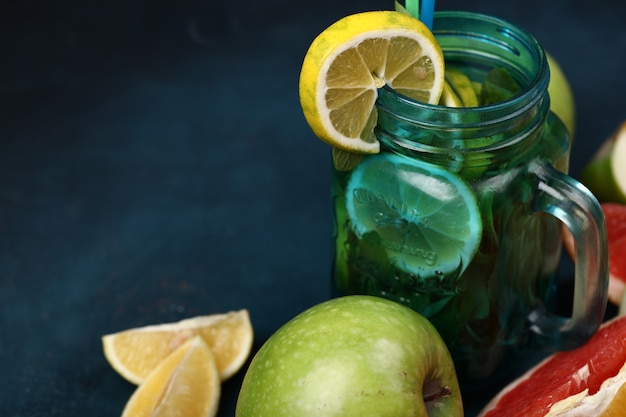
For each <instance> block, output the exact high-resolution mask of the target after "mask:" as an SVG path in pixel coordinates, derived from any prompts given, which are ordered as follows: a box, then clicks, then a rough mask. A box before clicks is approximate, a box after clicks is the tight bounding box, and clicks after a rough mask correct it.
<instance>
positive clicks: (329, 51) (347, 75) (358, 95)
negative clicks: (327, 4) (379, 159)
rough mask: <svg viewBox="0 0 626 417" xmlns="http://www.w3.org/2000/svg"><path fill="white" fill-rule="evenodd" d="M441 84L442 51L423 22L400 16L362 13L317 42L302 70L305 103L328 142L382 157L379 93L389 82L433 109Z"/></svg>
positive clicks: (309, 119) (313, 125)
mask: <svg viewBox="0 0 626 417" xmlns="http://www.w3.org/2000/svg"><path fill="white" fill-rule="evenodd" d="M443 81H444V60H443V53H442V51H441V48H440V47H439V44H438V43H437V41H436V40H435V37H434V35H433V34H432V33H431V32H430V30H428V28H427V27H426V26H425V25H424V24H423V23H422V22H420V21H419V20H417V19H415V18H414V17H412V16H408V15H406V14H404V13H401V12H395V11H375V12H364V13H357V14H353V15H350V16H347V17H344V18H342V19H340V20H338V21H337V22H335V23H334V24H332V25H331V26H329V27H328V28H327V29H326V30H324V31H323V32H322V33H320V34H319V35H318V36H317V37H316V38H315V40H314V41H313V42H312V44H311V46H310V47H309V49H308V51H307V53H306V55H305V57H304V61H303V63H302V70H301V73H300V103H301V105H302V110H303V112H304V116H305V118H306V120H307V122H308V123H309V125H310V127H311V129H312V130H313V132H314V133H315V134H316V135H317V136H318V137H319V138H320V139H322V140H323V141H325V142H327V143H329V144H330V145H332V146H334V147H337V148H339V149H342V150H344V151H348V152H355V153H378V152H379V150H380V145H379V143H378V140H377V139H376V137H375V136H374V127H375V126H376V123H377V112H376V107H375V101H376V98H377V96H378V91H377V90H378V88H381V87H383V86H384V85H388V86H389V87H391V88H393V89H394V90H396V91H397V92H398V93H400V94H402V95H405V96H407V97H410V98H412V99H415V100H419V101H423V102H427V103H431V104H436V103H438V101H439V97H440V96H441V92H442V89H443Z"/></svg>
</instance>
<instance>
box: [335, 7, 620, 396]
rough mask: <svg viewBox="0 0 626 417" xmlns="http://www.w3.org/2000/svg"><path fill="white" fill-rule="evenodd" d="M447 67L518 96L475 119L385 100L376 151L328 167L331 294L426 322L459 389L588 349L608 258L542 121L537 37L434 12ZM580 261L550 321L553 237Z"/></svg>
mask: <svg viewBox="0 0 626 417" xmlns="http://www.w3.org/2000/svg"><path fill="white" fill-rule="evenodd" d="M433 31H434V33H435V36H436V38H437V40H438V42H439V43H440V45H441V47H442V50H443V51H444V56H445V62H446V68H447V69H448V68H453V69H458V70H460V71H462V72H463V73H465V74H466V75H467V76H469V78H470V79H471V80H473V81H478V82H480V81H482V80H483V79H484V77H485V74H486V73H487V72H488V71H490V70H493V69H496V68H503V69H505V70H506V71H507V73H508V74H509V75H511V76H512V77H513V78H514V79H515V80H516V82H517V84H519V86H521V92H519V93H518V94H516V95H515V96H513V97H512V98H509V99H506V100H505V101H501V102H497V103H493V104H488V105H483V106H480V107H474V108H450V107H443V106H434V105H429V104H425V103H421V102H417V101H414V100H411V99H410V98H407V97H405V96H402V95H400V94H398V93H396V92H394V91H393V90H391V89H390V88H388V87H383V88H382V89H380V90H379V97H378V100H377V105H376V107H377V111H378V124H377V128H376V132H375V133H376V136H377V138H378V140H379V141H380V144H381V152H380V153H379V154H376V155H366V156H364V158H363V159H362V160H361V162H360V163H359V164H358V165H357V166H356V167H354V168H353V169H351V170H349V171H339V170H337V169H333V173H332V196H333V200H332V204H333V210H334V211H333V214H334V217H333V218H334V233H333V243H334V246H333V248H334V257H333V274H332V275H333V277H332V279H333V286H334V288H335V290H336V293H337V294H371V295H377V296H382V297H385V298H389V299H392V300H395V301H397V302H400V303H402V304H405V305H407V306H409V307H411V308H413V309H415V310H416V311H418V312H420V313H421V314H423V315H425V316H426V317H428V318H429V319H430V320H431V321H432V323H433V324H434V325H435V327H436V328H437V329H438V331H439V332H440V334H441V335H442V337H443V338H444V340H445V341H446V343H447V345H448V347H449V348H450V351H451V353H452V356H453V358H454V360H455V366H456V369H457V374H458V376H459V380H460V382H461V384H462V386H464V387H465V389H466V390H471V389H481V388H482V387H483V386H485V385H489V384H491V383H492V382H493V381H495V380H497V378H498V377H499V376H501V375H503V374H504V373H505V372H506V371H507V369H508V368H509V367H510V366H511V365H512V364H514V363H515V362H516V359H518V356H519V355H520V354H521V353H522V352H525V351H530V350H531V349H530V348H542V349H552V350H561V349H569V348H573V347H575V346H578V345H581V344H582V343H584V342H585V341H586V340H587V339H588V338H589V337H590V336H591V335H592V334H593V333H594V332H595V331H596V330H597V328H598V326H599V325H600V323H601V322H602V320H603V316H604V311H605V308H606V303H607V285H608V260H607V243H606V229H605V223H604V217H603V214H602V210H601V208H600V206H599V203H598V201H597V200H596V199H595V198H594V196H593V195H592V194H591V193H590V192H589V191H588V190H587V189H586V188H585V187H584V186H583V185H581V184H580V183H579V182H577V181H576V180H575V179H573V178H571V177H569V176H568V175H567V171H568V163H569V152H570V140H569V136H568V133H567V130H566V128H565V127H564V125H563V123H562V122H561V121H560V120H559V119H558V118H557V117H556V116H555V115H554V114H553V113H552V112H550V99H549V96H548V93H547V86H548V81H549V68H548V64H547V61H546V56H545V53H544V51H543V49H542V48H541V46H540V44H539V43H538V42H537V41H536V39H535V38H534V37H533V36H531V35H530V34H529V33H527V32H526V31H524V30H523V29H521V28H519V27H516V26H514V25H512V24H510V23H508V22H506V21H502V20H500V19H497V18H494V17H491V16H486V15H481V14H475V13H470V12H438V13H436V14H435V20H434V30H433ZM562 225H565V226H566V227H567V228H569V230H570V231H571V233H572V234H573V235H574V238H575V241H576V242H577V245H576V255H577V261H576V265H575V273H574V275H575V276H574V281H575V282H574V296H573V311H572V315H571V317H561V316H559V315H557V314H556V313H555V309H554V306H553V303H554V301H555V299H556V298H557V297H558V296H559V294H558V291H557V290H558V287H557V285H556V279H555V276H556V272H557V269H558V266H559V262H560V256H561V248H562V240H561V227H562Z"/></svg>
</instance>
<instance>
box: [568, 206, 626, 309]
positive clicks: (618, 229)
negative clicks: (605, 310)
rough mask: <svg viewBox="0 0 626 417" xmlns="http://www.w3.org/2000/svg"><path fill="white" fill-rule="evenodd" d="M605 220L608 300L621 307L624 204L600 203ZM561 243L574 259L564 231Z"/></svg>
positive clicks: (625, 271) (625, 264) (625, 265)
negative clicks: (607, 249) (607, 257)
mask: <svg viewBox="0 0 626 417" xmlns="http://www.w3.org/2000/svg"><path fill="white" fill-rule="evenodd" d="M600 206H601V207H602V212H603V213H604V218H605V219H606V234H607V241H608V244H609V289H608V298H609V301H611V302H612V303H613V304H615V305H618V306H619V305H621V304H622V299H623V298H624V286H625V285H626V204H617V203H601V204H600ZM563 237H564V239H563V242H564V243H565V248H566V249H567V252H568V254H569V255H570V256H571V257H572V258H574V257H575V252H574V239H573V238H572V235H571V233H569V231H564V234H563Z"/></svg>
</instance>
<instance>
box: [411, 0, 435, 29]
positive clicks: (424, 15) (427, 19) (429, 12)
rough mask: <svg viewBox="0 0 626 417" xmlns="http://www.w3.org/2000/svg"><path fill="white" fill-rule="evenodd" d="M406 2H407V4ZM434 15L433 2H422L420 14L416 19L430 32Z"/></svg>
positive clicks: (424, 0) (433, 0)
mask: <svg viewBox="0 0 626 417" xmlns="http://www.w3.org/2000/svg"><path fill="white" fill-rule="evenodd" d="M408 2H409V1H408V0H407V3H408ZM407 10H408V8H407ZM434 14H435V0H422V7H421V8H420V13H419V17H418V18H419V20H421V21H422V23H423V24H425V25H426V26H427V27H428V29H430V30H433V18H434Z"/></svg>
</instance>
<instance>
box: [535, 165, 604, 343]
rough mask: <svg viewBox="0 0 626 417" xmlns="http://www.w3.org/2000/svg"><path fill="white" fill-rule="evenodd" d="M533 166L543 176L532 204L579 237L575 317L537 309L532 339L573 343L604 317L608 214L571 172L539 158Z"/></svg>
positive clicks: (588, 334) (584, 337)
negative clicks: (547, 163)
mask: <svg viewBox="0 0 626 417" xmlns="http://www.w3.org/2000/svg"><path fill="white" fill-rule="evenodd" d="M531 170H532V171H533V172H534V173H535V174H536V175H537V177H538V178H539V182H538V188H537V192H536V195H535V199H534V203H533V204H534V205H533V210H535V211H541V212H546V213H548V214H551V215H553V216H554V217H556V218H558V219H559V220H561V221H562V222H563V223H564V224H565V226H567V228H568V229H569V230H570V232H571V233H572V235H573V237H574V241H575V242H576V245H575V251H576V252H575V253H576V264H575V270H574V302H573V308H572V317H571V318H564V317H560V316H558V315H556V314H553V313H550V312H548V311H546V310H545V309H542V310H537V311H534V312H533V313H531V315H530V316H529V320H530V330H531V332H530V340H529V343H530V344H531V345H534V346H536V347H545V348H551V349H556V350H567V349H572V348H575V347H578V346H580V345H582V344H583V343H585V342H586V341H587V340H588V339H589V338H590V337H591V336H592V335H593V334H594V333H595V332H596V330H597V329H598V327H599V326H600V324H601V323H602V321H603V320H604V313H605V309H606V305H607V291H608V276H609V261H608V243H607V235H606V224H605V219H604V214H603V212H602V208H601V207H600V204H599V203H598V200H597V199H596V198H595V197H594V196H593V194H591V192H590V191H589V190H587V188H586V187H585V186H584V185H582V184H581V183H579V182H578V181H576V180H575V179H573V178H572V177H570V176H568V175H565V174H563V173H562V172H560V171H557V170H556V169H555V168H553V167H552V166H550V165H542V164H538V163H535V164H533V165H531Z"/></svg>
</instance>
